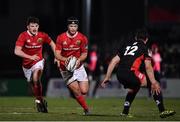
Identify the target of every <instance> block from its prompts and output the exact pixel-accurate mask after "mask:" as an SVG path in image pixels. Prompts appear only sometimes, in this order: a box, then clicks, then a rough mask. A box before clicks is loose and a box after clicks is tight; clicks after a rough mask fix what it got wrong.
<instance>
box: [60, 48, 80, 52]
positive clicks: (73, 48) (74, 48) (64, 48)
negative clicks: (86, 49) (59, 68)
mask: <svg viewBox="0 0 180 122" xmlns="http://www.w3.org/2000/svg"><path fill="white" fill-rule="evenodd" d="M79 49H80V48H79V47H70V48H63V50H66V51H67V50H79Z"/></svg>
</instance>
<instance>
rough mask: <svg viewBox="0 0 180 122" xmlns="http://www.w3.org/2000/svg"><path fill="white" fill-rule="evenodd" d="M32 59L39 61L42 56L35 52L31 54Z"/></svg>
mask: <svg viewBox="0 0 180 122" xmlns="http://www.w3.org/2000/svg"><path fill="white" fill-rule="evenodd" d="M30 59H31V60H33V61H38V60H39V59H40V57H39V56H37V54H35V55H32V56H30Z"/></svg>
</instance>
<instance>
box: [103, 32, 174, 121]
mask: <svg viewBox="0 0 180 122" xmlns="http://www.w3.org/2000/svg"><path fill="white" fill-rule="evenodd" d="M148 37H149V34H148V33H147V30H146V29H140V30H138V31H137V33H136V36H135V39H132V40H127V41H126V42H125V43H124V44H122V45H121V48H120V49H119V50H118V53H117V55H116V56H115V57H114V58H113V59H112V60H111V62H110V64H109V66H108V70H107V73H106V76H105V78H104V80H103V81H102V82H101V86H102V87H105V86H106V83H107V82H109V80H110V77H111V74H112V72H113V70H114V68H115V66H116V65H117V64H118V69H117V78H118V81H119V82H120V83H121V84H123V86H124V88H126V89H128V93H127V95H126V98H125V102H124V109H123V112H122V113H121V116H126V117H132V116H131V115H129V109H130V107H131V104H132V102H133V100H134V98H135V96H136V94H137V93H138V91H139V89H140V87H141V86H147V78H149V80H150V82H151V85H150V86H151V89H152V91H153V98H154V101H155V102H156V104H157V107H158V109H159V112H160V115H159V116H160V117H161V118H165V117H168V116H172V115H174V114H175V113H176V112H175V111H173V110H166V109H165V107H164V103H163V96H162V93H161V89H160V86H159V83H158V81H157V80H156V79H155V77H154V72H153V67H152V65H151V57H150V56H149V55H148V48H147V47H146V43H147V41H148ZM143 62H144V64H145V70H146V73H147V78H146V75H145V74H144V73H142V72H141V71H140V66H141V65H142V63H143Z"/></svg>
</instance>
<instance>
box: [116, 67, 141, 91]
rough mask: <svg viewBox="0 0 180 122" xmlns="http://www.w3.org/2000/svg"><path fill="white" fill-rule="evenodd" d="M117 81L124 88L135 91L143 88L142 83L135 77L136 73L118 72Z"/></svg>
mask: <svg viewBox="0 0 180 122" xmlns="http://www.w3.org/2000/svg"><path fill="white" fill-rule="evenodd" d="M117 79H118V81H119V82H120V83H121V84H123V86H124V88H130V89H134V88H139V87H140V86H141V82H140V80H139V79H138V77H137V76H136V75H135V73H134V71H128V70H118V72H117Z"/></svg>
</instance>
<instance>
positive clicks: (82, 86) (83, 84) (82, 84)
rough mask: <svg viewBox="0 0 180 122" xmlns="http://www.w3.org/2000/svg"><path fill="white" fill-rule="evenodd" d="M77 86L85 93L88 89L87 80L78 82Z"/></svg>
mask: <svg viewBox="0 0 180 122" xmlns="http://www.w3.org/2000/svg"><path fill="white" fill-rule="evenodd" d="M79 88H80V89H81V93H83V94H86V93H87V92H88V90H89V82H88V81H81V82H79Z"/></svg>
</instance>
